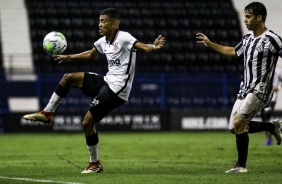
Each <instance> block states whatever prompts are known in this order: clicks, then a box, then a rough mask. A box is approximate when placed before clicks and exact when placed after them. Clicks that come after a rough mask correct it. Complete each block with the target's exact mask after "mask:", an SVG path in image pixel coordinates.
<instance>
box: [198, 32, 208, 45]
mask: <svg viewBox="0 0 282 184" xmlns="http://www.w3.org/2000/svg"><path fill="white" fill-rule="evenodd" d="M196 38H197V39H198V41H197V43H200V44H203V45H205V46H206V47H209V46H210V44H211V41H210V40H209V38H208V37H207V36H206V35H205V34H203V33H197V34H196Z"/></svg>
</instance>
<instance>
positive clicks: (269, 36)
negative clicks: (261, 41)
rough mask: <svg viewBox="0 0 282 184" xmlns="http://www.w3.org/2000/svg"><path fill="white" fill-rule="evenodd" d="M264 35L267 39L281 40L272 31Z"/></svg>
mask: <svg viewBox="0 0 282 184" xmlns="http://www.w3.org/2000/svg"><path fill="white" fill-rule="evenodd" d="M265 35H266V36H267V37H268V38H273V39H275V40H276V39H278V38H279V39H281V37H280V36H279V35H278V34H276V33H275V32H274V31H272V30H267V31H266V32H265Z"/></svg>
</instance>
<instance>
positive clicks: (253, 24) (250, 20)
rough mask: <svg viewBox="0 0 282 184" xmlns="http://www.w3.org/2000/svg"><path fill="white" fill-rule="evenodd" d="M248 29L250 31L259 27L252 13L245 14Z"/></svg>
mask: <svg viewBox="0 0 282 184" xmlns="http://www.w3.org/2000/svg"><path fill="white" fill-rule="evenodd" d="M244 22H245V24H246V27H247V29H248V30H251V31H253V30H255V29H256V27H257V25H258V20H257V17H256V16H255V15H254V14H253V13H251V12H245V20H244Z"/></svg>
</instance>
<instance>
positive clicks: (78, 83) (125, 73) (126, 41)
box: [23, 8, 165, 173]
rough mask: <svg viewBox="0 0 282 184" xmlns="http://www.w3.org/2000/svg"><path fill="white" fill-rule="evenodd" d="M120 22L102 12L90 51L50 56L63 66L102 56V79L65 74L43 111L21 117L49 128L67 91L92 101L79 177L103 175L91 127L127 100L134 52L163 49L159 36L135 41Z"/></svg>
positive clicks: (115, 12)
mask: <svg viewBox="0 0 282 184" xmlns="http://www.w3.org/2000/svg"><path fill="white" fill-rule="evenodd" d="M120 21H121V15H120V12H119V11H118V10H117V9H115V8H107V9H105V10H103V11H102V12H101V13H100V17H99V33H100V35H101V36H102V37H101V38H100V39H98V40H97V41H96V42H95V43H94V47H93V49H91V50H88V51H85V52H82V53H78V54H71V55H56V56H53V58H54V59H55V60H56V61H58V62H59V63H65V62H71V61H78V60H89V59H94V58H95V57H96V56H97V55H98V54H105V55H106V58H107V62H108V72H107V74H106V75H105V76H104V77H103V76H100V75H98V74H95V73H87V72H75V73H68V74H65V75H64V76H63V77H62V79H61V81H60V82H59V84H58V86H57V88H56V89H55V91H54V93H53V95H52V96H51V98H50V101H49V103H48V104H47V105H46V107H45V108H44V109H43V110H42V111H40V112H37V113H34V114H27V115H25V116H23V117H24V118H25V119H27V120H31V121H40V122H44V123H49V124H51V123H53V113H54V112H55V110H56V108H57V106H58V105H59V103H60V102H61V101H62V100H63V98H64V97H66V95H67V94H68V92H69V90H70V88H79V89H81V90H82V92H83V93H84V94H86V95H88V96H90V97H93V98H94V99H93V101H92V103H91V104H90V108H89V110H88V111H87V113H86V115H85V117H84V119H83V121H82V127H83V130H84V133H85V138H86V144H87V149H88V152H89V154H90V162H89V165H88V166H87V167H86V168H85V170H83V171H82V173H97V172H102V171H103V167H102V164H101V163H100V161H99V157H98V142H99V138H98V133H97V130H96V129H95V123H97V122H99V121H100V120H101V119H103V117H104V116H105V115H106V114H108V113H109V112H110V111H111V110H113V109H114V108H116V107H118V106H120V105H122V104H124V103H125V101H127V100H128V97H129V94H130V91H131V87H132V83H133V78H134V73H135V60H136V51H137V50H139V51H143V52H152V51H156V50H159V49H161V48H163V47H164V44H165V38H164V37H163V36H162V35H159V36H158V37H157V38H156V39H155V41H154V42H153V43H152V44H145V43H142V42H140V41H138V40H137V39H136V38H134V37H133V36H132V35H131V34H130V33H128V32H124V31H121V30H119V25H120Z"/></svg>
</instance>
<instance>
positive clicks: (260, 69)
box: [196, 2, 282, 173]
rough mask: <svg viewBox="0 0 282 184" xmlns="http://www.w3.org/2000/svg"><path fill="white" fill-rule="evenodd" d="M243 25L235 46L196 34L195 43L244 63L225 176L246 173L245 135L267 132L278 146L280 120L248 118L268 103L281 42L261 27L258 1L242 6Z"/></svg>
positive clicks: (263, 16)
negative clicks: (232, 155) (232, 154)
mask: <svg viewBox="0 0 282 184" xmlns="http://www.w3.org/2000/svg"><path fill="white" fill-rule="evenodd" d="M244 13H245V20H244V22H245V24H246V26H247V28H248V30H250V31H251V32H249V33H247V34H246V35H244V37H243V39H242V41H241V42H240V43H239V44H238V45H237V46H236V47H231V46H223V45H220V44H216V43H214V42H211V41H210V40H209V38H208V37H207V36H206V35H205V34H203V33H197V35H196V38H197V39H199V40H198V41H197V43H199V44H203V45H205V46H206V47H209V48H211V49H213V50H215V51H217V52H219V53H220V54H223V55H227V56H232V57H238V58H239V59H240V60H244V74H243V76H242V81H241V85H240V90H239V94H238V96H237V100H236V102H235V104H234V106H233V109H232V112H231V116H230V124H229V128H230V129H231V132H232V133H234V134H235V135H236V146H237V154H238V160H237V163H236V164H235V166H234V167H233V168H231V169H230V170H227V171H226V173H234V172H236V173H237V172H238V173H241V172H247V168H246V162H247V156H248V146H249V136H248V133H255V132H259V131H268V132H270V133H271V134H273V135H274V137H275V138H276V140H277V144H278V145H279V144H281V133H280V126H281V123H280V121H278V120H277V121H274V122H273V123H269V122H258V121H251V119H252V118H253V117H254V116H255V115H256V114H257V113H258V112H260V111H261V110H262V109H263V108H265V107H267V106H268V105H269V103H270V101H271V98H272V94H273V90H272V81H273V75H274V71H275V67H276V63H277V60H278V57H279V55H280V56H281V55H282V54H281V48H282V39H281V38H280V37H279V36H278V35H277V34H275V33H274V32H273V31H271V30H269V29H267V28H266V26H265V20H266V15H267V10H266V8H265V6H264V5H263V4H262V3H260V2H252V3H250V4H249V5H247V6H246V7H245V10H244Z"/></svg>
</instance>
